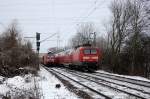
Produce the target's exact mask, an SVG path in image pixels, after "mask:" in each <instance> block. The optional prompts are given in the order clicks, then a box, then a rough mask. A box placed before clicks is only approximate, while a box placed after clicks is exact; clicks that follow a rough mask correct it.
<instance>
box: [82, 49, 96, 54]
mask: <svg viewBox="0 0 150 99" xmlns="http://www.w3.org/2000/svg"><path fill="white" fill-rule="evenodd" d="M96 53H97V50H96V49H85V50H84V54H96Z"/></svg>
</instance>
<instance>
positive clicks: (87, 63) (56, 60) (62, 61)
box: [43, 46, 102, 70]
mask: <svg viewBox="0 0 150 99" xmlns="http://www.w3.org/2000/svg"><path fill="white" fill-rule="evenodd" d="M101 59H102V53H101V51H100V49H98V48H96V47H90V46H82V47H78V48H76V49H68V50H65V51H61V52H58V53H48V54H47V55H45V56H43V63H44V65H49V66H67V67H69V68H77V69H82V70H96V69H98V63H99V62H100V61H101Z"/></svg>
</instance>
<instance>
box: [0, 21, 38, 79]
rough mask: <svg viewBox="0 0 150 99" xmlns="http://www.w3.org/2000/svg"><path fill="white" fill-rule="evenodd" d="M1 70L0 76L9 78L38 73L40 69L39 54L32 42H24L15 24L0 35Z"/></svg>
mask: <svg viewBox="0 0 150 99" xmlns="http://www.w3.org/2000/svg"><path fill="white" fill-rule="evenodd" d="M25 67H28V68H25ZM0 68H1V69H0V75H2V76H7V77H11V76H15V75H20V74H24V73H29V72H32V73H36V71H37V70H38V69H39V67H38V56H37V54H36V53H35V52H33V51H32V45H31V43H30V42H23V41H22V38H21V35H20V31H19V29H18V27H17V24H16V23H15V22H13V23H12V24H11V25H10V26H9V27H8V28H7V29H6V30H5V31H4V32H3V33H2V34H1V35H0ZM20 68H21V69H20Z"/></svg>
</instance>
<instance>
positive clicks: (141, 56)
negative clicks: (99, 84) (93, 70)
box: [71, 0, 150, 77]
mask: <svg viewBox="0 0 150 99" xmlns="http://www.w3.org/2000/svg"><path fill="white" fill-rule="evenodd" d="M146 2H148V1H144V0H114V1H113V2H112V3H111V5H110V7H109V8H110V11H111V16H110V19H111V20H110V21H109V23H108V24H107V25H105V27H106V34H107V36H105V37H104V36H101V37H96V41H95V42H93V41H92V44H93V46H97V47H99V48H100V49H101V50H102V52H103V60H102V61H101V66H100V68H101V69H104V70H107V71H110V72H114V73H119V74H128V75H141V76H145V77H148V76H149V75H150V18H149V12H150V9H149V8H148V7H147V6H146V4H147V3H146ZM94 31H96V29H95V28H94V25H93V24H91V23H85V24H81V25H80V26H79V28H77V34H76V35H75V36H74V37H73V38H72V39H71V45H72V46H73V47H74V46H76V45H80V44H81V43H84V42H87V41H91V33H93V32H94ZM97 34H98V33H97ZM95 43H96V44H95Z"/></svg>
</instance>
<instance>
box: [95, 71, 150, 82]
mask: <svg viewBox="0 0 150 99" xmlns="http://www.w3.org/2000/svg"><path fill="white" fill-rule="evenodd" d="M96 72H100V73H106V74H111V75H116V76H120V77H125V78H131V79H135V80H143V81H148V82H150V80H149V79H147V78H144V77H141V76H127V75H119V74H113V73H108V72H106V71H103V70H98V71H96Z"/></svg>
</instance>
